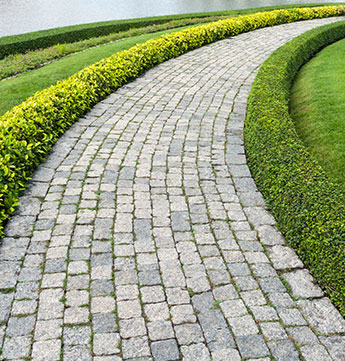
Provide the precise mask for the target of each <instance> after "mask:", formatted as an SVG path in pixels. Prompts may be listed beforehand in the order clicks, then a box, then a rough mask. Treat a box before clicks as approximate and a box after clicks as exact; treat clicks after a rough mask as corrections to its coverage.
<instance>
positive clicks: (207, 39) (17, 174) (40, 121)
mask: <svg viewBox="0 0 345 361" xmlns="http://www.w3.org/2000/svg"><path fill="white" fill-rule="evenodd" d="M344 14H345V7H344V6H329V7H328V6H323V7H315V8H298V9H289V10H275V11H270V12H263V13H258V14H253V15H247V16H242V17H238V18H232V19H227V20H220V21H217V22H214V23H210V24H206V25H202V26H199V27H194V28H189V29H186V30H183V31H180V32H176V33H171V34H167V35H164V36H161V37H159V38H156V39H152V40H149V41H147V42H146V43H143V44H139V45H136V46H134V47H133V48H131V49H129V50H127V51H123V52H120V53H117V54H114V55H113V56H111V57H109V58H106V59H103V60H101V61H99V62H97V63H96V64H94V65H91V66H89V67H87V68H85V69H83V70H81V71H79V72H78V73H76V74H75V75H73V76H71V77H69V78H67V79H66V80H63V81H61V82H58V83H57V84H56V85H55V86H52V87H50V88H48V89H45V90H43V91H40V92H37V93H36V94H35V95H34V96H32V97H31V98H29V99H27V100H26V101H25V102H24V103H22V104H21V105H19V106H16V107H15V108H13V109H12V110H10V111H9V112H7V113H6V114H4V116H3V117H2V118H0V154H1V157H0V230H1V229H2V228H3V224H4V221H6V219H8V217H9V215H10V214H11V213H12V212H13V210H14V207H15V206H16V204H17V198H18V194H19V191H20V190H21V189H23V188H24V185H25V182H26V181H27V180H28V179H29V178H30V177H31V175H32V172H33V170H34V169H35V167H36V166H37V165H38V164H39V163H40V162H41V161H42V160H43V159H44V157H45V155H46V154H47V153H48V152H49V150H50V149H51V147H52V146H53V144H54V143H55V142H56V141H57V140H58V138H59V137H60V136H61V135H62V134H63V132H64V131H65V130H66V129H67V128H69V127H70V126H71V124H72V123H73V122H75V121H76V120H77V119H78V118H79V117H80V116H82V115H83V114H85V113H86V112H87V111H88V110H89V109H90V108H91V107H92V106H93V105H94V104H96V103H97V102H99V101H100V100H101V99H103V98H105V97H106V96H107V95H108V94H110V93H111V92H113V91H114V90H116V89H117V88H119V87H121V86H122V85H124V84H125V83H127V82H129V81H130V80H131V79H133V78H135V77H137V76H138V75H139V74H141V73H143V72H144V71H145V70H147V69H150V68H152V67H153V66H155V65H156V64H159V63H161V62H163V61H165V60H168V59H171V58H174V57H177V56H179V55H181V54H183V53H185V52H187V51H189V50H192V49H196V48H199V47H201V46H202V45H205V44H209V43H212V42H215V41H217V40H220V39H224V38H226V37H229V36H233V35H236V34H239V33H243V32H247V31H251V30H255V29H258V28H263V27H266V26H273V25H277V24H283V23H289V22H293V21H298V20H307V19H315V18H325V17H330V16H338V15H344Z"/></svg>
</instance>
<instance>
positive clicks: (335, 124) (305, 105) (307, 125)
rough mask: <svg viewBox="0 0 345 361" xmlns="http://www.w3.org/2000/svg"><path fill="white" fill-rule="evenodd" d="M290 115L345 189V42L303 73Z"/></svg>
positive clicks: (320, 55) (330, 48)
mask: <svg viewBox="0 0 345 361" xmlns="http://www.w3.org/2000/svg"><path fill="white" fill-rule="evenodd" d="M290 112H291V115H292V117H293V119H294V120H295V123H296V129H297V132H298V134H299V136H300V138H301V139H302V140H303V142H304V143H305V145H306V146H307V148H308V149H309V151H310V152H311V153H312V154H313V155H314V156H315V158H316V159H317V160H318V162H319V163H320V164H321V166H322V167H323V168H324V170H325V171H326V172H327V173H328V175H329V176H330V177H331V178H332V179H333V180H334V181H335V182H337V183H340V184H342V185H345V39H344V40H341V41H338V42H336V43H334V44H332V45H330V46H328V47H326V48H325V49H323V50H322V51H321V52H320V53H318V54H317V55H316V56H315V57H314V58H313V59H312V60H311V61H310V62H308V63H307V64H306V65H305V66H304V67H303V68H302V69H301V70H300V71H299V73H298V75H297V78H296V80H295V83H294V85H293V88H292V95H291V103H290Z"/></svg>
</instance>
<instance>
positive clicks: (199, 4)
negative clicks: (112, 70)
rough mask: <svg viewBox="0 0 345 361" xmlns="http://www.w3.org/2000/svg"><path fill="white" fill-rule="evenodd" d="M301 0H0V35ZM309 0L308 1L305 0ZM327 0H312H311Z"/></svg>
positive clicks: (295, 2)
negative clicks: (96, 22)
mask: <svg viewBox="0 0 345 361" xmlns="http://www.w3.org/2000/svg"><path fill="white" fill-rule="evenodd" d="M342 1H343V0H329V1H328V2H342ZM301 2H303V1H301V0H86V1H85V0H0V37H1V36H5V35H13V34H21V33H27V32H30V31H36V30H42V29H49V28H55V27H59V26H66V25H74V24H83V23H90V22H95V21H104V20H114V19H130V18H138V17H146V16H159V15H170V14H183V13H192V12H205V11H217V10H232V9H245V8H253V7H258V6H270V5H281V4H300V3H301ZM307 2H308V1H307ZM317 2H327V0H326V1H325V0H312V1H310V3H317Z"/></svg>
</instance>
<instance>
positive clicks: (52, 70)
mask: <svg viewBox="0 0 345 361" xmlns="http://www.w3.org/2000/svg"><path fill="white" fill-rule="evenodd" d="M181 29H184V28H178V29H172V30H167V31H161V32H157V33H153V34H144V35H139V36H134V37H132V38H128V39H125V40H122V41H119V42H116V43H111V44H107V45H102V46H99V47H97V48H91V49H87V50H85V51H83V52H80V53H76V54H72V55H69V56H66V57H64V58H62V59H60V60H57V61H55V62H53V63H51V64H48V65H46V66H44V67H42V68H39V69H36V70H32V71H30V72H28V73H24V74H21V75H19V76H17V77H15V78H10V79H5V80H2V81H0V99H1V100H0V115H3V114H4V113H5V112H6V111H7V110H10V109H11V108H13V107H14V106H15V105H18V104H20V103H22V102H23V101H24V100H25V99H27V98H28V97H30V96H32V95H33V94H34V93H35V92H37V91H38V90H42V89H45V88H48V87H49V86H51V85H54V84H56V82H57V81H59V80H63V79H65V78H67V77H69V76H71V75H73V74H74V73H76V72H77V71H79V70H81V69H83V68H84V67H86V66H88V65H91V64H93V63H95V62H97V61H98V60H101V59H103V58H106V57H108V56H111V55H112V54H114V53H116V52H119V51H122V50H126V49H129V48H131V47H132V46H134V45H136V44H138V43H143V42H145V41H147V40H149V39H152V38H155V37H158V36H160V35H162V34H165V33H170V32H173V31H178V30H181Z"/></svg>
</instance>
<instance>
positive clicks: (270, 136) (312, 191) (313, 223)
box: [245, 22, 345, 315]
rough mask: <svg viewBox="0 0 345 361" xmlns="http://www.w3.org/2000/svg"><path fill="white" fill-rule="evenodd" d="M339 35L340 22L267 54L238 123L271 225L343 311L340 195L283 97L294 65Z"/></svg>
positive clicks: (344, 238) (344, 227)
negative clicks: (245, 112)
mask: <svg viewBox="0 0 345 361" xmlns="http://www.w3.org/2000/svg"><path fill="white" fill-rule="evenodd" d="M344 36H345V23H344V22H341V23H337V24H332V25H328V26H325V27H321V28H317V29H314V30H311V31H309V32H307V33H305V34H303V35H301V36H299V37H298V38H296V39H294V40H293V41H291V42H290V43H288V44H286V45H285V46H283V47H282V48H280V49H279V50H278V51H276V52H275V53H273V54H272V56H271V57H270V58H269V59H268V60H267V61H266V62H265V63H264V64H263V66H262V67H261V69H260V71H259V73H258V75H257V77H256V79H255V82H254V85H253V88H252V91H251V94H250V98H249V103H248V115H247V119H246V122H245V146H246V152H247V157H248V164H249V166H250V169H251V171H252V174H253V176H254V179H255V181H256V183H257V185H258V187H259V189H260V190H261V192H262V193H263V195H264V198H265V200H266V201H267V204H268V206H269V208H270V210H271V212H272V214H273V215H274V217H275V219H276V221H277V224H278V227H279V228H280V230H281V231H282V233H283V234H284V235H285V237H286V239H287V241H288V242H289V243H290V245H291V246H292V247H294V248H295V249H296V251H297V253H298V255H299V256H300V258H301V259H302V260H303V262H304V263H305V265H306V266H307V267H308V268H309V270H310V272H311V273H312V274H313V276H314V277H315V279H316V280H317V281H318V283H319V284H320V285H321V286H322V288H323V289H324V291H325V292H326V293H327V294H328V295H329V296H330V298H331V300H332V301H333V303H334V304H335V305H336V306H337V307H338V308H339V310H340V311H341V313H342V314H343V315H345V253H344V248H345V193H344V190H343V188H342V187H340V186H339V185H337V184H334V182H333V181H332V179H330V178H329V177H328V176H327V174H326V173H325V171H324V170H323V169H322V168H321V167H320V165H319V164H318V162H317V161H316V160H315V158H314V157H313V156H311V155H310V153H308V151H307V150H306V148H305V146H304V145H303V143H302V141H301V140H300V138H299V137H298V135H297V133H296V129H295V126H294V122H293V120H292V118H291V117H290V115H289V98H290V89H291V85H292V82H293V79H294V77H295V75H296V73H297V71H298V69H299V68H300V67H301V66H302V65H303V64H304V63H306V62H307V61H308V60H309V59H310V58H311V57H312V56H313V55H315V54H316V53H317V52H318V51H319V50H320V49H321V48H323V47H325V46H326V45H328V44H330V43H333V42H335V41H337V40H339V39H342V38H344Z"/></svg>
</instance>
